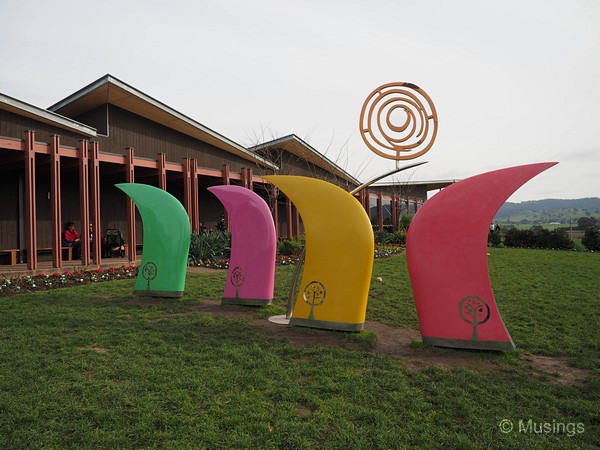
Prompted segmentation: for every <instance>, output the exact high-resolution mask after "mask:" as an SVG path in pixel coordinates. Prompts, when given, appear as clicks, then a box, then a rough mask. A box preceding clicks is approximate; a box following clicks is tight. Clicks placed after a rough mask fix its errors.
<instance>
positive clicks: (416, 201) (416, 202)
mask: <svg viewBox="0 0 600 450" xmlns="http://www.w3.org/2000/svg"><path fill="white" fill-rule="evenodd" d="M414 203H415V212H414V214H416V213H417V208H418V206H417V204H418V200H417V199H415V202H414Z"/></svg>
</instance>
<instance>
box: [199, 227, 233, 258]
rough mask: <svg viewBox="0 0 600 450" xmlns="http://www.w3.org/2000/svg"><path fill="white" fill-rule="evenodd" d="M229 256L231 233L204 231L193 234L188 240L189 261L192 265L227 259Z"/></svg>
mask: <svg viewBox="0 0 600 450" xmlns="http://www.w3.org/2000/svg"><path fill="white" fill-rule="evenodd" d="M230 255H231V233H229V232H225V233H223V232H221V231H205V232H204V233H200V234H197V233H193V234H192V237H191V240H190V255H189V259H190V262H191V263H192V264H198V263H199V262H201V261H205V260H212V259H223V258H229V257H230Z"/></svg>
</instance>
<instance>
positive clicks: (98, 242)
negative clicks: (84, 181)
mask: <svg viewBox="0 0 600 450" xmlns="http://www.w3.org/2000/svg"><path fill="white" fill-rule="evenodd" d="M90 168H91V171H90V173H91V180H90V184H91V190H92V195H91V199H92V204H91V219H90V222H91V223H92V228H93V229H94V240H93V241H92V254H93V255H92V256H93V257H94V263H96V264H98V265H99V264H100V263H101V262H102V230H101V229H100V144H99V143H98V142H92V143H91V148H90Z"/></svg>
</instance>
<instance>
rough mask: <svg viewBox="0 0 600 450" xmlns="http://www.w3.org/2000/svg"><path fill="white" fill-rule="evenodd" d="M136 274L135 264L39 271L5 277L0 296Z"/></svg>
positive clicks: (128, 276) (98, 281)
mask: <svg viewBox="0 0 600 450" xmlns="http://www.w3.org/2000/svg"><path fill="white" fill-rule="evenodd" d="M137 274H138V267H136V266H125V265H123V266H121V267H116V268H115V267H110V268H108V269H103V268H99V269H94V270H82V271H75V272H64V273H53V274H52V275H47V274H44V273H40V274H39V275H33V276H29V275H26V276H18V277H12V278H5V279H4V281H3V282H1V283H0V296H8V295H13V294H19V293H23V292H35V291H45V290H48V289H56V288H60V287H67V286H74V285H77V284H89V283H100V282H103V281H113V280H122V279H127V278H135V277H136V276H137Z"/></svg>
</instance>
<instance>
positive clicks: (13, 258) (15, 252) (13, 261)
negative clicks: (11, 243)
mask: <svg viewBox="0 0 600 450" xmlns="http://www.w3.org/2000/svg"><path fill="white" fill-rule="evenodd" d="M19 252H20V250H19V249H15V248H13V249H10V250H0V255H4V254H6V255H9V256H10V265H11V266H16V265H17V256H18V255H19Z"/></svg>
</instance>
